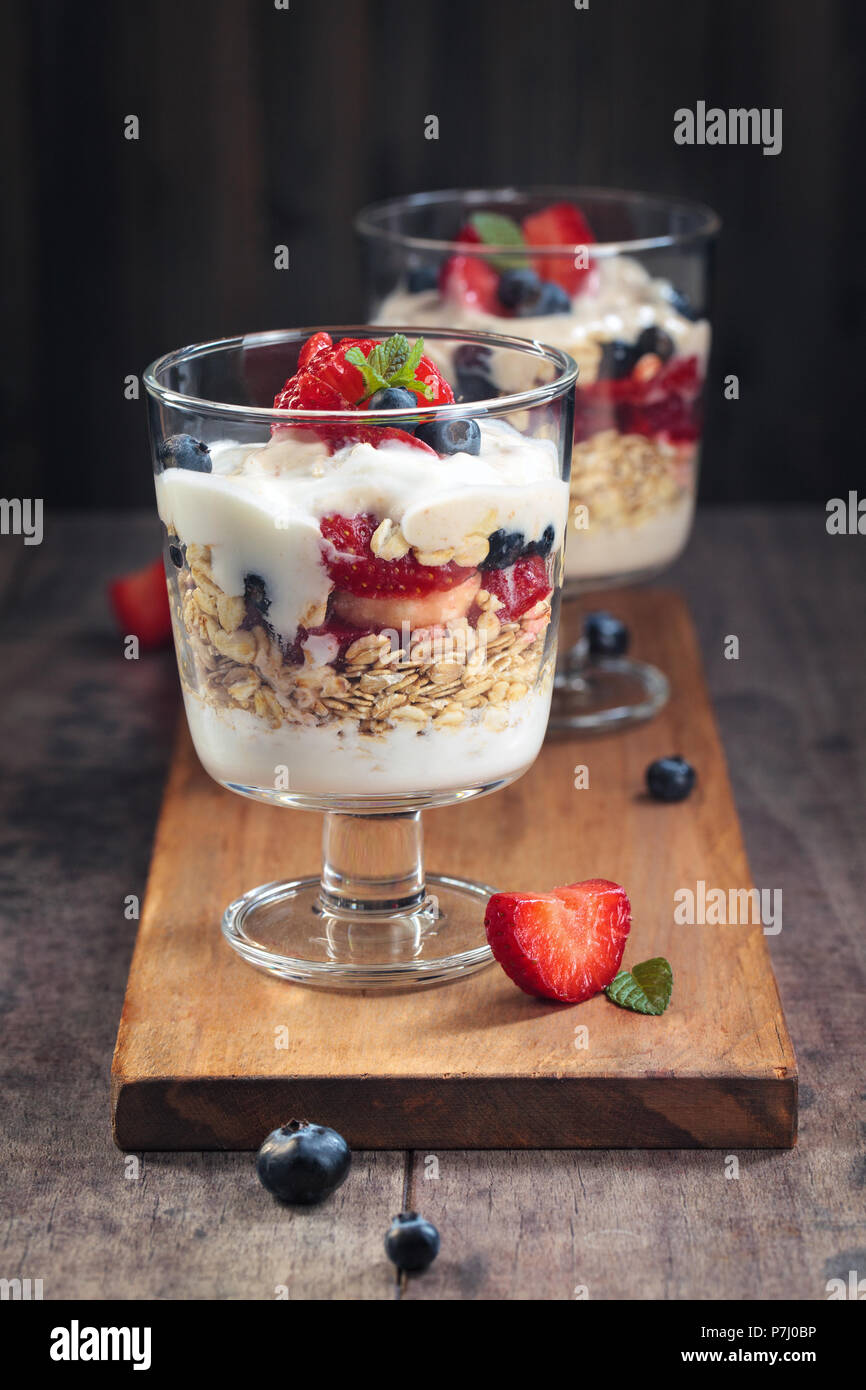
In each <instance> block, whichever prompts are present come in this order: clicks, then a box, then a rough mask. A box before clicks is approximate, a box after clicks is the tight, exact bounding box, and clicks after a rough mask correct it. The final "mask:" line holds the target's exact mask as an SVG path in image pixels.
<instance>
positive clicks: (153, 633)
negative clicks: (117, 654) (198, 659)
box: [108, 558, 171, 651]
mask: <svg viewBox="0 0 866 1390" xmlns="http://www.w3.org/2000/svg"><path fill="white" fill-rule="evenodd" d="M108 596H109V598H110V600H111V606H112V608H113V609H114V614H115V617H116V618H117V622H118V626H119V627H120V630H121V632H122V633H123V635H124V636H125V637H126V636H135V637H137V638H138V643H139V646H140V647H141V649H142V650H143V651H146V650H149V649H153V648H156V647H162V646H164V645H165V644H166V643H167V642H168V639H169V638H170V637H171V612H170V610H169V606H168V590H167V588H166V583H165V565H164V564H163V561H162V558H160V559H159V560H154V561H153V563H152V564H150V565H145V567H144V569H140V570H135V571H134V572H133V573H132V574H125V575H123V576H122V578H120V579H115V580H114V582H113V583H112V584H111V585H109V589H108Z"/></svg>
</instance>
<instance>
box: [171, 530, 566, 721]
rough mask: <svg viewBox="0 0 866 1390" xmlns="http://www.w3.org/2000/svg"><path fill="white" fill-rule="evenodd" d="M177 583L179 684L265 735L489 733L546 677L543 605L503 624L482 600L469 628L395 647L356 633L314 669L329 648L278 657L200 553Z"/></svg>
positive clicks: (460, 623)
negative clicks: (298, 730)
mask: <svg viewBox="0 0 866 1390" xmlns="http://www.w3.org/2000/svg"><path fill="white" fill-rule="evenodd" d="M175 549H176V551H177V552H178V553H180V554H183V553H184V552H183V549H182V547H181V546H177V547H175ZM177 583H178V590H177V601H176V604H175V612H174V620H175V623H176V626H177V637H178V650H179V652H180V654H181V661H180V669H181V678H182V680H183V681H184V684H185V685H186V686H187V688H188V689H189V690H190V691H192V692H194V693H195V694H196V695H197V696H198V697H199V698H200V699H202V700H203V701H204V702H205V703H207V704H209V705H211V706H213V707H214V708H215V709H228V710H245V711H247V712H248V713H250V714H254V715H255V716H257V717H258V718H259V719H261V720H262V721H263V722H264V723H265V724H266V725H267V727H269V728H271V729H279V728H280V727H281V726H284V725H292V726H298V725H301V726H307V727H310V728H317V727H321V726H323V725H327V724H340V723H348V724H351V725H352V726H353V727H354V728H356V729H357V730H358V732H359V733H361V734H363V735H365V736H368V737H370V738H377V737H383V736H384V735H386V734H387V733H388V731H389V730H390V729H393V728H395V727H396V726H397V725H406V724H409V725H412V726H415V727H417V729H418V731H419V732H421V731H425V730H427V729H430V728H437V729H438V728H441V729H447V728H461V727H465V726H466V725H468V724H469V723H471V722H482V721H483V723H484V724H485V726H486V727H489V728H491V729H494V730H495V729H496V728H498V727H505V725H506V724H507V723H508V722H509V717H510V710H511V709H513V708H514V706H515V705H516V704H517V702H518V701H520V700H522V699H523V698H524V697H525V696H526V695H528V694H529V693H530V691H532V690H533V689H535V688H536V687H538V686H542V687H543V686H544V685H545V683H546V681H548V680H549V679H550V676H551V674H552V657H551V656H550V654H549V653H548V652H547V651H546V646H547V631H548V627H549V625H550V617H551V600H550V598H549V597H548V598H546V599H543V600H541V601H540V602H538V603H536V604H535V605H534V606H533V607H532V608H531V609H529V610H528V611H527V612H526V613H523V614H521V616H520V617H519V618H517V619H515V620H512V621H506V622H503V621H501V620H500V618H499V617H498V616H497V610H498V609H499V608H501V606H502V605H501V603H500V600H499V599H498V598H496V597H495V595H493V594H491V593H489V592H488V591H486V590H484V589H481V590H480V591H479V593H478V594H477V596H476V600H475V603H476V607H477V609H478V614H477V619H476V622H475V624H474V625H473V624H472V623H470V621H469V620H468V619H467V618H465V617H464V618H459V619H454V620H453V621H451V622H449V623H447V624H445V625H444V626H441V627H436V628H417V629H414V630H412V631H409V632H403V633H401V634H399V636H398V635H396V634H394V633H391V632H368V633H362V634H359V636H358V637H357V638H356V639H355V640H353V641H350V642H349V644H348V645H347V646H344V647H343V648H342V649H338V650H335V651H334V652H333V654H332V655H331V657H330V659H326V660H321V659H319V658H320V656H321V654H322V653H323V652H325V651H327V648H328V644H329V642H330V641H331V639H329V638H328V637H327V636H316V637H315V638H313V639H311V640H310V641H308V642H306V643H304V644H301V645H300V647H298V646H295V647H293V648H291V649H290V650H288V651H287V650H286V649H285V648H284V647H283V645H282V644H281V643H280V641H279V640H278V638H277V637H276V635H275V634H274V633H273V632H272V631H270V630H269V628H268V625H267V622H266V621H265V620H263V618H262V615H261V614H259V613H258V612H257V610H256V609H255V606H254V604H252V603H251V602H250V600H249V599H248V598H244V597H243V596H239V595H227V594H225V593H224V592H223V590H222V589H221V588H220V586H219V585H218V584H217V583H216V582H215V580H214V578H213V573H212V569H211V553H210V548H209V547H208V546H201V545H195V544H190V545H188V546H187V547H186V548H185V561H184V564H183V566H182V567H181V568H180V569H179V570H178V571H177ZM333 645H336V644H333Z"/></svg>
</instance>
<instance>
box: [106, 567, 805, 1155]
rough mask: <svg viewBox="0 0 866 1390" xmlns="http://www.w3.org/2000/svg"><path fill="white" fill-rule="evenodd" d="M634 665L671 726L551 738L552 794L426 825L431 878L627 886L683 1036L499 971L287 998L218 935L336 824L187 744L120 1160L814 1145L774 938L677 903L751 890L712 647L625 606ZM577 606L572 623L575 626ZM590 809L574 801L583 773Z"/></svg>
mask: <svg viewBox="0 0 866 1390" xmlns="http://www.w3.org/2000/svg"><path fill="white" fill-rule="evenodd" d="M604 603H605V607H607V608H610V609H611V610H612V611H614V612H616V613H618V614H619V615H620V616H622V617H623V618H624V619H625V620H626V621H627V622H628V623H629V625H630V626H631V628H632V631H633V633H634V654H635V655H636V656H637V657H639V658H643V659H646V660H650V661H654V662H656V663H657V664H658V665H660V666H661V667H662V669H663V670H664V671H666V672H667V674H668V675H669V676H670V677H671V681H672V687H673V694H672V698H671V701H670V704H669V705H668V706H667V708H666V709H665V710H664V711H663V712H662V714H661V715H659V716H658V717H657V718H656V719H655V720H654V721H653V722H652V723H650V724H645V725H642V726H640V727H637V728H634V729H631V730H628V731H626V732H623V733H618V734H611V735H606V736H604V737H602V738H595V739H593V738H586V737H582V738H576V737H550V738H549V739H548V741H547V743H546V744H545V747H544V749H543V751H542V753H541V755H540V757H539V758H538V760H537V762H536V763H535V766H534V767H533V768H532V769H531V771H530V772H529V773H527V775H526V776H525V777H523V778H521V780H520V781H518V782H517V783H515V784H514V786H512V787H510V788H508V789H506V790H505V791H503V792H497V793H496V794H494V795H492V796H489V797H485V798H483V799H481V800H479V801H477V802H468V803H466V804H465V805H462V806H454V807H448V808H446V809H443V810H436V811H431V812H428V813H427V814H426V815H425V817H424V820H425V834H426V861H427V865H428V867H429V869H430V870H439V871H446V872H449V873H456V874H459V875H464V876H467V877H475V878H478V879H481V880H482V881H486V882H490V883H493V884H495V885H497V886H498V887H500V888H502V889H531V888H536V889H537V888H547V887H552V886H553V885H555V884H562V883H569V882H574V881H575V880H578V879H583V878H595V877H602V878H610V879H614V880H616V881H617V882H620V883H622V884H624V885H625V887H626V888H627V890H628V893H629V895H630V897H631V901H632V907H633V927H632V933H631V936H630V938H629V942H628V945H627V948H626V955H625V960H624V964H625V965H628V964H630V963H634V962H637V961H640V960H644V959H646V958H648V957H650V956H656V955H665V956H667V957H668V959H669V960H670V961H671V964H672V966H673V973H674V991H673V1000H672V1003H671V1006H670V1008H669V1009H668V1011H667V1013H665V1014H664V1015H663V1016H662V1017H660V1018H650V1017H644V1016H641V1015H638V1014H632V1013H628V1012H625V1011H623V1010H621V1009H618V1008H616V1007H615V1006H614V1005H613V1004H611V1003H609V1002H608V1000H607V999H606V998H605V997H604V996H603V995H601V996H598V997H597V998H595V999H592V1000H590V1001H588V1002H587V1003H585V1004H581V1005H577V1006H563V1005H555V1004H550V1003H544V1002H541V1001H538V1000H533V999H530V998H528V997H527V996H526V995H524V994H522V993H521V992H520V991H519V990H518V989H517V988H516V987H515V986H514V985H513V984H512V983H511V982H510V980H508V979H507V978H506V976H505V975H504V974H503V973H502V971H501V970H500V969H499V967H498V966H497V965H495V964H494V965H491V966H490V967H489V968H488V969H486V970H482V971H480V972H479V973H478V974H476V975H472V976H470V977H468V978H466V979H464V980H460V981H457V982H454V983H451V984H447V985H444V986H440V987H436V988H429V989H422V990H409V991H405V992H403V991H401V992H399V993H385V994H381V993H376V992H374V991H366V992H361V993H357V994H354V993H345V992H342V991H340V992H333V993H331V992H323V991H319V990H312V989H305V988H303V987H300V986H297V985H292V984H287V983H285V982H283V981H280V980H276V979H272V978H270V977H268V976H266V975H264V974H261V973H259V972H258V971H256V970H254V969H252V968H251V967H250V966H249V965H247V964H246V963H245V962H244V961H242V960H241V959H240V958H239V957H238V956H236V955H235V953H234V952H233V951H232V950H231V948H230V947H229V946H228V945H227V943H226V942H225V941H224V940H223V937H222V934H221V932H220V918H221V915H222V911H223V908H224V907H225V905H226V904H227V903H228V902H230V901H231V900H232V899H234V898H236V897H238V896H239V895H240V894H241V893H242V892H243V891H245V890H246V889H248V888H250V887H252V886H253V885H255V884H257V883H261V882H266V881H269V880H272V879H275V878H283V877H285V878H289V877H294V876H296V875H300V874H309V873H313V872H315V871H316V870H317V868H318V865H319V840H320V832H321V823H320V817H319V816H318V815H315V814H312V813H309V812H303V811H286V810H282V809H279V808H273V807H266V806H259V805H256V804H255V803H253V802H251V801H247V800H245V799H243V798H242V797H239V796H236V795H234V794H232V793H231V792H227V791H223V790H222V789H221V788H220V787H218V786H217V785H216V784H215V783H214V782H212V781H211V780H210V778H208V777H207V775H206V774H205V773H204V772H203V771H202V769H201V767H200V766H199V763H198V760H197V758H196V756H195V753H194V751H193V749H192V745H191V743H190V740H189V736H188V734H187V732H186V726H185V724H184V725H183V726H182V728H181V730H180V734H179V737H178V742H177V746H176V749H175V753H174V757H173V761H172V766H171V770H170V774H169V777H168V783H167V787H166V792H165V800H164V803H163V807H162V812H161V815H160V820H159V825H158V828H157V833H156V840H155V844H154V851H153V860H152V864H151V870H150V879H149V883H148V889H147V895H146V899H145V902H144V905H143V910H142V916H141V922H140V925H139V932H138V941H137V944H136V948H135V954H134V957H133V961H132V967H131V970H130V976H129V984H128V988H127V993H126V1001H125V1004H124V1009H123V1015H122V1018H121V1022H120V1029H119V1032H118V1038H117V1048H116V1051H115V1056H114V1064H113V1068H112V1118H113V1125H114V1136H115V1140H116V1142H117V1144H118V1145H119V1146H120V1147H121V1148H123V1149H214V1148H228V1149H251V1148H257V1147H258V1145H259V1144H260V1143H261V1141H262V1139H263V1138H264V1136H265V1135H266V1134H267V1133H268V1131H269V1130H271V1129H273V1128H274V1127H275V1126H276V1125H277V1124H279V1123H282V1122H285V1121H287V1120H288V1119H290V1118H292V1117H298V1118H307V1119H312V1120H315V1121H317V1122H320V1123H324V1124H329V1125H332V1126H334V1127H335V1128H336V1129H338V1130H340V1131H341V1133H343V1134H344V1135H345V1136H346V1138H347V1140H348V1141H349V1143H350V1144H351V1145H352V1146H353V1147H357V1148H383V1149H408V1148H413V1149H418V1148H420V1149H436V1148H512V1147H514V1148H570V1147H578V1148H583V1147H629V1148H632V1147H633V1148H645V1147H647V1148H659V1147H661V1148H691V1147H708V1148H718V1147H721V1148H726V1149H735V1148H750V1147H755V1148H764V1147H767V1148H780V1147H788V1146H790V1145H792V1144H793V1143H794V1142H795V1136H796V1114H797V1072H796V1061H795V1058H794V1053H793V1049H792V1046H791V1041H790V1039H789V1037H788V1032H787V1029H786V1026H785V1020H784V1017H783V1014H782V1009H781V1004H780V1002H779V995H778V991H777V988H776V982H775V979H774V977H773V973H772V969H771V966H770V959H769V955H768V951H767V946H766V940H765V936H764V934H763V931H762V928H761V926H760V925H756V926H752V925H747V926H730V925H729V926H709V925H704V926H701V925H691V926H689V925H679V924H676V923H675V922H674V893H675V891H676V890H677V889H681V888H691V889H692V891H697V883H698V881H703V882H704V883H705V884H706V886H707V888H708V889H709V888H722V889H724V890H725V891H726V892H727V890H729V889H731V888H734V889H741V888H748V887H750V886H751V882H752V880H751V877H750V874H749V869H748V865H747V862H746V856H745V852H744V849H743V843H742V837H741V833H740V827H739V823H738V820H737V814H736V811H735V809H734V804H733V800H732V796H731V790H730V785H729V782H728V775H727V771H726V767H725V760H724V755H723V753H722V748H721V745H720V742H719V736H718V732H717V729H716V724H715V720H714V717H713V713H712V710H711V707H710V703H709V699H708V695H707V690H706V686H705V683H704V678H703V674H702V671H701V664H700V657H699V653H698V647H697V642H696V639H695V634H694V630H693V628H692V624H691V621H690V619H689V616H688V613H687V611H686V608H685V605H684V604H683V602H682V601H681V600H680V599H679V598H678V597H677V596H676V595H673V594H671V593H667V592H664V591H660V590H636V591H622V592H618V593H613V594H609V595H605V599H604ZM574 608H575V605H569V606H568V609H569V611H568V614H567V624H568V627H570V628H572V629H573V624H574V622H575V621H576V619H577V616H578V615H577V613H576V612H574V611H572V610H574ZM674 752H678V753H682V754H683V755H684V756H686V757H687V758H689V759H690V761H691V762H693V763H694V765H695V766H696V768H697V769H698V775H699V781H698V786H697V789H696V790H695V792H694V793H693V794H692V796H691V797H690V798H689V800H688V801H686V802H684V803H682V804H681V805H674V806H667V805H659V804H657V803H655V802H651V801H650V800H649V799H648V798H647V797H646V796H645V795H644V793H643V774H644V769H645V767H646V765H647V763H649V762H650V761H651V760H652V759H653V758H655V757H658V756H661V755H663V754H666V753H674ZM580 765H584V766H586V767H587V768H588V770H589V787H588V788H587V789H582V790H576V789H575V785H574V784H575V769H576V768H577V767H578V766H580Z"/></svg>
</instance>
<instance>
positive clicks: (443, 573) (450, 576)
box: [319, 512, 475, 623]
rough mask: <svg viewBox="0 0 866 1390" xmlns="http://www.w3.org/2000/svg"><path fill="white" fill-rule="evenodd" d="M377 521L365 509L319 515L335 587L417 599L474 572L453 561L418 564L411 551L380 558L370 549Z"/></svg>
mask: <svg viewBox="0 0 866 1390" xmlns="http://www.w3.org/2000/svg"><path fill="white" fill-rule="evenodd" d="M378 524H379V523H378V521H377V519H376V517H375V516H371V515H370V514H369V513H365V512H360V513H358V515H357V516H339V515H338V514H336V513H335V514H332V515H331V516H326V517H323V518H322V520H321V522H320V523H319V529H320V530H321V532H322V535H323V536H324V538H325V540H326V541H328V542H330V544H329V545H328V546H327V547H326V548H325V556H324V560H325V568H326V569H327V571H328V574H329V576H330V577H331V579H332V580H333V581H334V584H335V585H336V587H337V588H338V589H343V590H345V591H346V592H347V593H350V594H356V595H358V596H359V597H363V598H371V597H379V598H392V597H394V596H395V595H397V594H400V595H402V596H403V597H405V598H419V597H422V596H423V595H424V594H429V593H432V592H434V590H439V591H441V590H446V589H454V588H456V587H457V585H459V584H462V583H463V581H464V580H465V579H468V578H469V576H470V575H471V574H474V573H475V571H474V570H473V569H472V568H469V567H467V566H465V565H455V564H454V562H453V561H451V562H450V563H449V564H447V565H419V563H418V561H417V560H416V559H415V556H414V555H413V554H411V552H410V553H409V554H408V555H404V556H403V558H402V559H400V560H380V559H379V558H378V557H377V556H375V555H374V554H373V552H372V551H371V549H370V540H371V537H372V535H373V532H374V531H375V530H376V527H377V526H378ZM343 616H344V617H345V616H346V614H345V613H344V614H343ZM375 621H376V619H371V622H373V623H375Z"/></svg>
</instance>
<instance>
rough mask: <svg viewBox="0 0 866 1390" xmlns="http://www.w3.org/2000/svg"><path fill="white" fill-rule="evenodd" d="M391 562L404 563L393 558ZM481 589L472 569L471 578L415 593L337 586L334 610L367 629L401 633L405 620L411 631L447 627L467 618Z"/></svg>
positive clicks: (346, 619) (339, 615) (344, 619)
mask: <svg viewBox="0 0 866 1390" xmlns="http://www.w3.org/2000/svg"><path fill="white" fill-rule="evenodd" d="M391 563H392V565H393V564H400V563H401V562H400V561H399V560H392V561H391ZM480 588H481V575H480V574H479V573H478V571H477V570H471V571H470V573H469V578H468V579H464V580H463V582H462V583H461V584H455V585H453V586H451V587H449V588H446V589H432V590H430V591H429V592H421V591H420V590H419V591H418V592H417V593H416V594H415V595H413V594H412V592H411V589H409V588H407V589H403V590H400V591H398V592H396V593H393V594H389V595H387V596H384V595H382V594H357V593H354V594H352V593H349V592H348V590H346V589H335V590H334V598H333V604H334V613H335V614H336V616H337V617H338V618H342V620H343V621H344V622H347V623H351V624H352V626H353V627H355V628H364V629H365V630H367V631H370V630H372V629H381V628H383V627H387V628H392V629H394V630H395V631H397V632H400V631H401V629H402V626H403V624H404V623H405V624H406V626H407V627H408V628H410V629H412V630H415V629H417V628H421V627H424V628H427V627H444V625H445V624H446V623H450V622H452V621H453V620H454V619H455V618H465V617H466V614H467V613H468V612H469V610H470V608H471V607H472V605H473V603H474V602H475V595H476V594H477V593H478V590H479V589H480Z"/></svg>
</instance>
